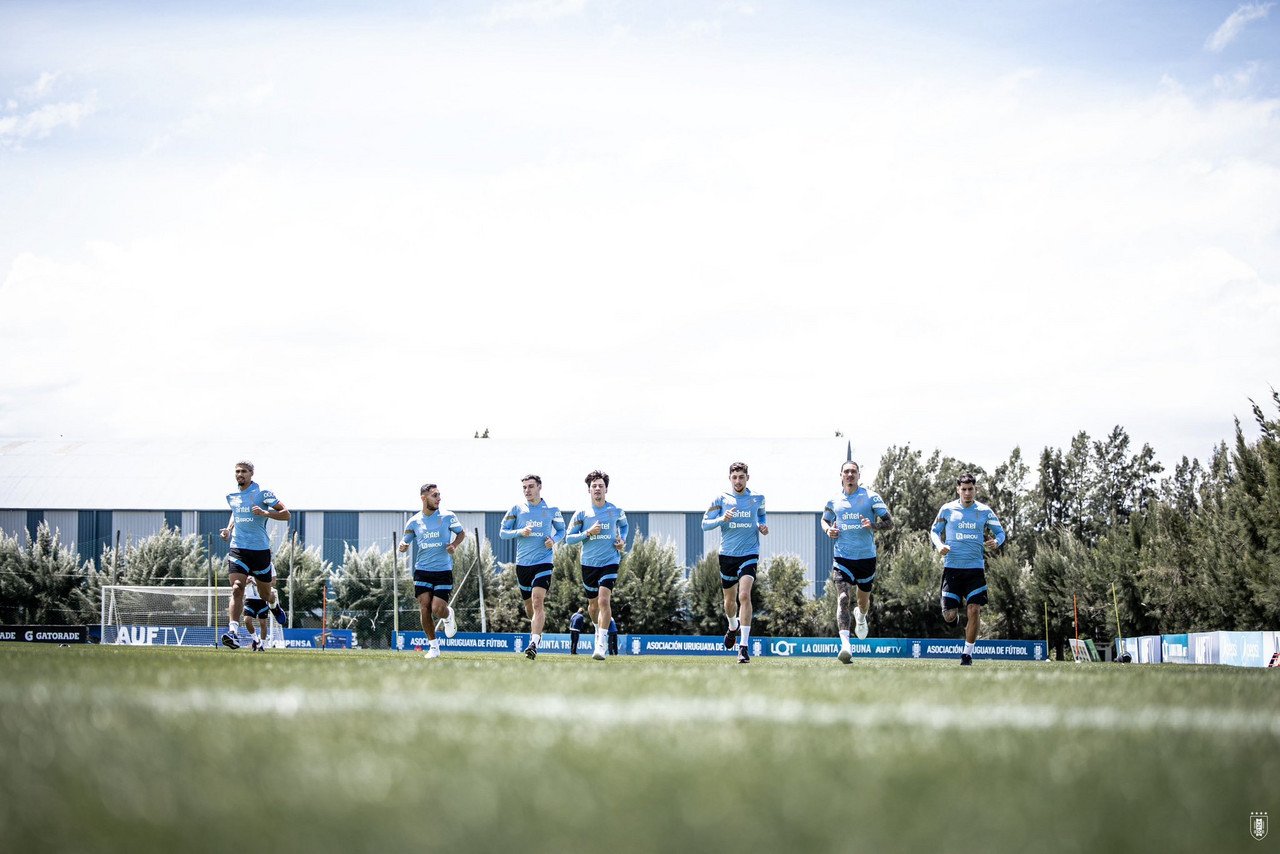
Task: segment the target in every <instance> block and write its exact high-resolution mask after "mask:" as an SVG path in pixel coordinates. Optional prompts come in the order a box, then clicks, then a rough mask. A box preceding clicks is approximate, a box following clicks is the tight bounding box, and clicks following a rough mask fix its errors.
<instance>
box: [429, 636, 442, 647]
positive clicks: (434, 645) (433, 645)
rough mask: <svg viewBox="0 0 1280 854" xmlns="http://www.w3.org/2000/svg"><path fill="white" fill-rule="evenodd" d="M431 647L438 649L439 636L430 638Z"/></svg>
mask: <svg viewBox="0 0 1280 854" xmlns="http://www.w3.org/2000/svg"><path fill="white" fill-rule="evenodd" d="M431 648H432V649H439V648H440V638H432V639H431Z"/></svg>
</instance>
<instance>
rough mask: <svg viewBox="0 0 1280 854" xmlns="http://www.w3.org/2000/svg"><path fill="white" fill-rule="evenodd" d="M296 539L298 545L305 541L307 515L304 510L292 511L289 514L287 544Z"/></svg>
mask: <svg viewBox="0 0 1280 854" xmlns="http://www.w3.org/2000/svg"><path fill="white" fill-rule="evenodd" d="M294 537H297V538H298V542H299V543H305V542H306V540H307V513H306V511H305V510H294V511H292V512H290V513H289V542H293V538H294Z"/></svg>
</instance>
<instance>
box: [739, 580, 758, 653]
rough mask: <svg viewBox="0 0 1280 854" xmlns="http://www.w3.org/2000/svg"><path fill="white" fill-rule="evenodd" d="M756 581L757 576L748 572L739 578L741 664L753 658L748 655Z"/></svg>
mask: <svg viewBox="0 0 1280 854" xmlns="http://www.w3.org/2000/svg"><path fill="white" fill-rule="evenodd" d="M755 583H756V579H755V576H754V575H748V574H746V573H743V574H742V576H741V577H740V578H739V579H738V629H739V633H740V637H739V638H738V663H739V664H746V663H747V662H748V661H750V660H751V659H750V656H748V655H747V647H748V646H749V644H750V641H751V589H752V588H753V587H754V586H755Z"/></svg>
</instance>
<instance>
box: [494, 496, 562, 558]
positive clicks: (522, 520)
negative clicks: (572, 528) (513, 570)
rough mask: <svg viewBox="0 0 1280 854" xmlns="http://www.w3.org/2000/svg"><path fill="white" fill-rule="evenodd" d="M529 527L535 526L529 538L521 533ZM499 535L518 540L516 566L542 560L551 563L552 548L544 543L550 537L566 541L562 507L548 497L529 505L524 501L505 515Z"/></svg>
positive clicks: (557, 541) (555, 540)
mask: <svg viewBox="0 0 1280 854" xmlns="http://www.w3.org/2000/svg"><path fill="white" fill-rule="evenodd" d="M526 527H532V528H533V533H532V534H530V535H529V536H527V537H522V536H520V532H521V531H523V530H524V529H525V528H526ZM498 536H499V537H500V538H501V539H504V540H515V541H516V565H517V566H537V565H538V564H540V563H551V557H552V554H551V549H549V548H547V547H546V546H545V545H543V540H545V539H546V538H547V537H550V538H551V541H552V542H555V543H559V542H563V541H564V516H562V515H561V514H560V508H559V507H552V506H550V505H549V504H547V502H546V500H542V501H539V502H538V503H537V504H534V505H532V506H530V504H529V502H527V501H521V502H520V503H519V504H517V505H516V506H515V507H512V508H511V509H510V510H508V511H507V515H506V516H503V517H502V527H501V528H500V529H499V530H498Z"/></svg>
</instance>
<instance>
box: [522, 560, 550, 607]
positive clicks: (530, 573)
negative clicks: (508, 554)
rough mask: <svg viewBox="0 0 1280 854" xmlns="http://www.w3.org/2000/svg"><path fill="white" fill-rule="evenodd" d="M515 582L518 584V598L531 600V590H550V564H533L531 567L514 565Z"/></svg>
mask: <svg viewBox="0 0 1280 854" xmlns="http://www.w3.org/2000/svg"><path fill="white" fill-rule="evenodd" d="M516 581H518V582H519V583H520V598H521V599H532V598H533V588H535V587H541V588H542V589H543V590H550V589H551V564H549V563H535V564H534V565H533V566H520V564H516Z"/></svg>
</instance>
